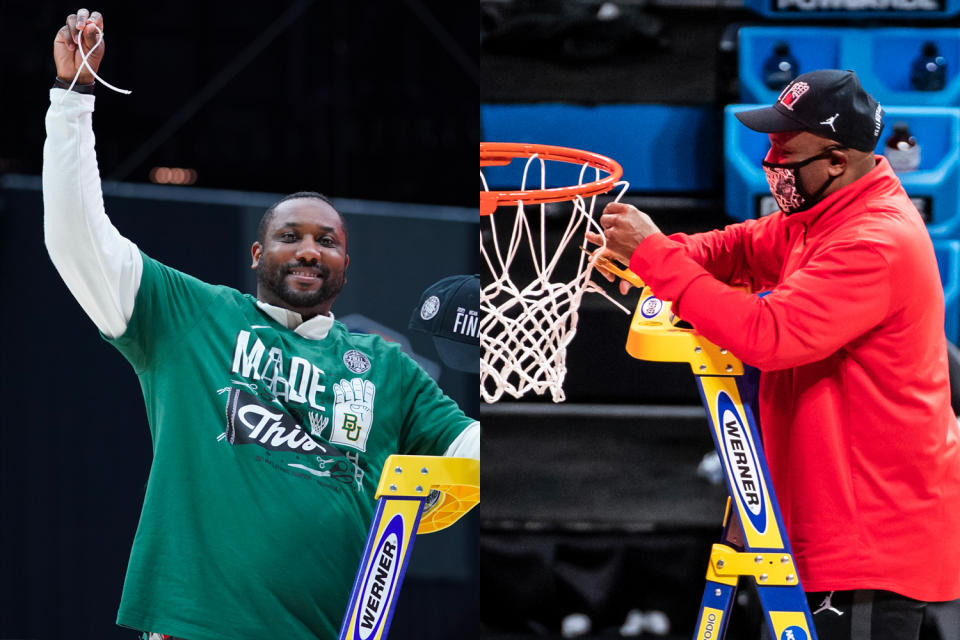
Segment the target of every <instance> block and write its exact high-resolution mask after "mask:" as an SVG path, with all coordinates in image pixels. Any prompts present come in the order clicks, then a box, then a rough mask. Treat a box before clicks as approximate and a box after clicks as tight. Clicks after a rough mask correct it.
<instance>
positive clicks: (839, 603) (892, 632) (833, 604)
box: [762, 590, 927, 640]
mask: <svg viewBox="0 0 960 640" xmlns="http://www.w3.org/2000/svg"><path fill="white" fill-rule="evenodd" d="M828 596H829V597H828ZM807 604H809V605H810V613H812V614H813V624H814V626H815V627H816V629H817V637H818V638H819V639H820V640H917V639H918V638H919V637H920V623H921V622H923V612H924V609H925V608H926V606H927V603H926V602H921V601H919V600H913V599H912V598H907V597H906V596H901V595H899V594H896V593H892V592H890V591H879V590H856V591H824V592H813V593H808V594H807ZM762 637H763V638H764V639H769V638H770V633H769V632H768V631H767V629H766V626H764V630H763V635H762Z"/></svg>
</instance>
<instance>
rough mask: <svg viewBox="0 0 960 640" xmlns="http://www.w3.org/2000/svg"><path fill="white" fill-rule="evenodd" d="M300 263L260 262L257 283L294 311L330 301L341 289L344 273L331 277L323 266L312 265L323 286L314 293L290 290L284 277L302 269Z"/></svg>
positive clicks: (328, 270) (327, 269)
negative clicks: (292, 271) (299, 268)
mask: <svg viewBox="0 0 960 640" xmlns="http://www.w3.org/2000/svg"><path fill="white" fill-rule="evenodd" d="M303 266H306V265H302V264H300V263H293V264H271V265H268V264H266V263H264V262H261V263H260V265H259V266H258V267H257V283H258V284H259V285H260V286H261V287H264V288H265V289H269V290H270V291H272V292H273V293H275V294H276V295H277V297H279V298H280V299H281V300H282V301H284V302H285V303H287V304H288V305H290V307H293V308H295V309H309V308H310V307H315V306H316V305H318V304H320V303H322V302H326V301H327V300H332V299H333V298H335V297H336V296H337V295H338V294H339V293H340V290H341V289H343V283H344V273H343V271H341V272H340V273H339V274H337V275H335V276H333V277H331V273H330V269H329V268H328V267H326V266H324V265H320V264H318V265H314V266H313V268H315V269H317V271H318V272H319V274H318V275H319V276H320V277H321V278H323V284H321V285H320V288H319V289H316V290H314V291H298V290H296V289H294V288H292V287H291V286H290V285H289V284H288V283H287V281H286V276H287V275H288V274H289V273H290V271H291V270H293V269H296V268H298V267H303Z"/></svg>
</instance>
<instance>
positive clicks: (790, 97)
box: [779, 82, 810, 111]
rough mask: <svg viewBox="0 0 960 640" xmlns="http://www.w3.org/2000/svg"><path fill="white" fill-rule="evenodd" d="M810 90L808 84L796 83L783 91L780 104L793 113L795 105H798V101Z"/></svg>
mask: <svg viewBox="0 0 960 640" xmlns="http://www.w3.org/2000/svg"><path fill="white" fill-rule="evenodd" d="M809 89H810V85H808V84H807V83H806V82H794V83H793V84H791V85H789V86H788V87H787V88H786V89H784V90H783V93H781V94H780V98H779V101H780V104H782V105H783V106H785V107H786V108H787V109H790V111H793V105H795V104H796V103H797V100H799V99H800V97H801V96H802V95H803V94H805V93H806V92H807V91H808V90H809Z"/></svg>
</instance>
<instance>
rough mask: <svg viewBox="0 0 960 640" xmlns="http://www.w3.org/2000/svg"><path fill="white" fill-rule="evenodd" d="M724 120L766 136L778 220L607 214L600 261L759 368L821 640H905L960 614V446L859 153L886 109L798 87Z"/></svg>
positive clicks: (943, 357)
mask: <svg viewBox="0 0 960 640" xmlns="http://www.w3.org/2000/svg"><path fill="white" fill-rule="evenodd" d="M737 117H738V118H739V119H740V121H741V122H742V123H743V124H745V125H746V126H747V127H750V128H751V129H754V130H756V131H761V132H763V133H767V134H768V135H769V138H770V150H769V152H768V153H767V156H766V158H764V160H763V162H762V166H763V169H764V171H765V173H766V176H767V182H768V183H769V187H770V192H771V193H772V194H773V196H774V198H776V200H777V203H778V204H779V206H780V211H777V212H775V213H773V214H772V215H769V216H766V217H764V218H761V219H759V220H749V221H747V222H744V223H741V224H734V225H730V226H728V227H726V228H724V229H720V230H716V231H710V232H707V233H701V234H695V235H685V234H676V235H672V236H670V237H667V236H665V235H664V234H663V233H661V232H660V230H659V229H658V228H657V226H656V225H655V224H654V223H653V221H652V220H651V219H650V218H649V216H647V215H646V214H644V213H642V212H640V211H638V210H637V209H635V208H634V207H632V206H630V205H626V204H622V203H612V204H610V205H608V206H607V207H606V209H605V210H604V214H603V215H602V216H601V218H600V222H601V224H602V226H603V227H604V231H605V235H606V240H607V249H606V253H607V254H608V255H610V256H612V257H614V258H616V259H618V260H620V261H622V262H624V263H629V265H630V269H631V270H632V271H634V272H636V273H637V274H638V275H639V276H640V277H641V278H642V279H643V280H644V281H645V282H646V283H647V284H649V285H650V287H651V288H652V289H653V291H654V293H656V294H657V295H658V296H660V297H663V298H666V299H669V300H672V301H673V302H674V305H675V306H674V309H675V310H676V312H677V315H678V316H680V317H682V318H683V319H684V320H686V321H687V322H689V323H690V324H692V325H693V327H694V328H695V329H696V330H697V331H698V332H699V333H700V334H702V335H703V336H705V337H706V338H708V339H709V340H711V341H712V342H714V343H716V344H718V345H720V346H722V347H726V348H727V349H730V351H731V352H732V353H734V354H735V355H737V356H738V357H739V358H740V359H741V360H743V361H744V362H746V363H747V364H751V365H753V366H755V367H757V368H759V369H760V370H761V377H760V398H759V410H760V426H761V430H762V432H763V439H764V441H763V446H764V449H765V453H766V456H767V460H768V462H769V466H770V472H771V476H772V478H773V483H774V487H775V490H776V493H777V499H778V501H779V504H780V508H781V511H782V513H783V518H784V522H785V524H786V528H787V532H788V534H789V537H790V541H791V543H792V545H793V550H794V553H795V556H796V561H797V567H798V569H799V572H800V578H801V580H802V582H803V586H804V588H805V589H806V590H807V594H808V599H809V603H810V605H811V610H812V612H813V620H814V623H815V625H816V629H817V635H818V637H819V638H820V640H872V639H875V640H916V638H917V637H918V635H919V631H920V622H921V620H922V617H923V610H924V606H925V604H926V603H927V602H933V601H943V600H951V599H954V598H957V597H958V596H960V432H958V428H957V420H956V418H955V417H954V415H953V411H952V409H951V406H950V385H949V378H948V372H947V346H946V337H945V336H944V330H943V324H944V301H943V289H942V286H941V284H940V278H939V273H938V270H937V262H936V258H935V255H934V251H933V246H932V243H931V241H930V237H929V235H928V233H927V230H926V228H925V227H924V224H923V220H922V219H921V218H920V214H919V213H918V212H917V210H916V208H914V206H913V204H912V203H911V202H910V199H909V197H908V196H907V194H906V193H905V192H904V190H903V187H902V186H901V184H900V181H899V180H898V179H897V176H896V175H895V174H894V173H893V170H892V169H891V168H890V165H889V163H888V162H887V160H886V158H884V157H883V156H876V155H874V153H873V150H874V148H875V147H876V145H877V141H878V140H879V136H880V133H881V131H882V129H883V109H882V108H881V107H880V105H879V104H878V103H877V102H876V100H874V99H873V98H872V97H871V96H870V95H869V94H868V93H867V92H866V91H864V90H863V88H862V87H861V86H860V82H859V81H858V80H857V77H856V75H855V74H854V73H853V72H851V71H840V70H835V69H827V70H820V71H811V72H809V73H806V74H803V75H801V76H799V77H798V78H797V79H796V80H794V81H793V82H791V83H790V84H789V85H788V86H787V87H786V88H785V89H784V90H783V93H781V94H780V97H779V98H778V99H777V102H776V103H775V104H774V105H773V106H771V107H766V108H763V109H755V110H750V111H743V112H739V113H737ZM588 238H589V239H590V240H591V241H592V242H596V243H598V244H599V243H600V241H601V238H600V237H599V236H598V235H596V234H588ZM611 279H612V276H611ZM627 288H629V285H624V284H623V283H621V289H622V290H624V291H625V290H626V289H627ZM744 289H747V290H744ZM754 292H769V295H766V296H763V297H760V296H757V295H755V293H754Z"/></svg>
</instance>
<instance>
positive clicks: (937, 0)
mask: <svg viewBox="0 0 960 640" xmlns="http://www.w3.org/2000/svg"><path fill="white" fill-rule="evenodd" d="M744 6H746V7H747V8H748V9H750V10H752V11H755V12H757V13H759V14H761V15H764V16H766V17H768V18H797V19H802V20H812V19H824V20H836V19H838V18H851V19H862V18H870V19H874V18H890V19H897V20H903V19H924V18H927V19H934V18H947V17H950V16H955V15H957V13H960V0H745V2H744Z"/></svg>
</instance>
